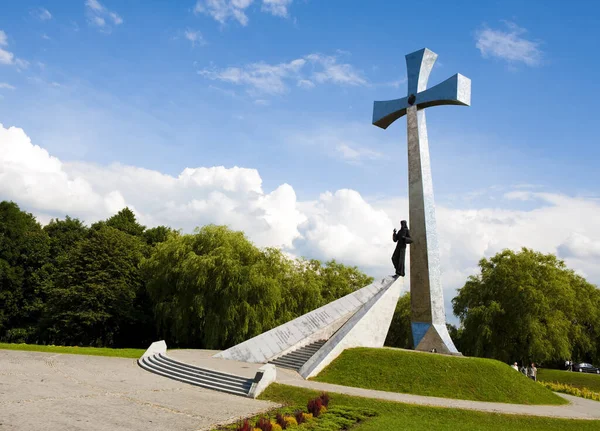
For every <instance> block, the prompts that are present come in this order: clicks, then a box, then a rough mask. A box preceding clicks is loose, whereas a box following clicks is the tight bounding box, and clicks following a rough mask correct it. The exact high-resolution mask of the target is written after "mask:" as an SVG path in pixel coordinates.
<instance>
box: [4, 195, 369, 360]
mask: <svg viewBox="0 0 600 431" xmlns="http://www.w3.org/2000/svg"><path fill="white" fill-rule="evenodd" d="M372 281H373V279H372V277H368V276H367V275H365V274H364V273H362V272H361V271H359V270H358V269H357V268H356V267H348V266H345V265H343V264H340V263H338V262H336V261H334V260H332V261H329V262H326V263H321V262H320V261H318V260H315V259H311V260H307V259H291V258H289V257H287V256H285V255H284V254H283V253H282V252H281V251H280V250H278V249H275V248H265V249H259V248H258V247H256V246H254V244H252V243H251V242H250V241H249V240H248V238H247V237H246V236H245V235H244V233H242V232H236V231H232V230H230V229H229V228H227V227H226V226H215V225H208V226H204V227H202V228H198V229H196V230H195V232H194V233H193V234H182V233H181V232H179V231H175V230H174V229H172V228H169V227H167V226H158V227H155V228H151V229H147V228H145V227H144V226H142V225H140V224H139V223H138V221H137V220H136V218H135V215H134V214H133V212H132V211H131V210H129V209H128V208H125V209H123V210H121V211H120V212H119V213H117V214H115V215H114V216H112V217H110V218H108V219H107V220H104V221H100V222H97V223H94V224H92V225H91V226H89V227H88V226H86V225H85V224H84V223H83V222H82V221H81V220H79V219H76V218H71V217H68V216H67V217H66V218H65V219H63V220H58V219H53V220H51V221H50V222H49V223H48V224H47V225H46V226H43V227H42V226H41V225H40V223H38V221H37V220H36V218H35V217H34V216H33V215H32V214H30V213H27V212H25V211H22V210H21V209H20V208H19V206H18V205H17V204H16V203H14V202H7V201H4V202H0V340H1V341H5V342H27V343H39V344H57V345H58V344H60V345H76V346H97V347H145V346H147V345H148V344H149V343H150V342H152V341H155V340H156V339H163V338H164V339H166V340H168V342H169V345H171V346H180V347H190V348H192V347H193V348H207V349H224V348H227V347H230V346H232V345H234V344H236V343H239V342H241V341H243V340H246V339H248V338H251V337H253V336H255V335H258V334H260V333H262V332H264V331H265V330H268V329H270V328H273V327H275V326H277V325H279V324H281V323H284V322H286V321H288V320H291V319H293V318H295V317H297V316H299V315H302V314H304V313H306V312H308V311H310V310H313V309H315V308H318V307H320V306H322V305H324V304H326V303H328V302H331V301H332V300H334V299H337V298H339V297H341V296H344V295H346V294H348V293H351V292H353V291H354V290H356V289H358V288H361V287H363V286H366V285H368V284H369V283H371V282H372Z"/></svg>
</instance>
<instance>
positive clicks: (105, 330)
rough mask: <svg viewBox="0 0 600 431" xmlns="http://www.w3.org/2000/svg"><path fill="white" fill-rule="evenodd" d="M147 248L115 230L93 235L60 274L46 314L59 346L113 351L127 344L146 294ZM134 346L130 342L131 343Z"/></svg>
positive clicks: (76, 249) (75, 249)
mask: <svg viewBox="0 0 600 431" xmlns="http://www.w3.org/2000/svg"><path fill="white" fill-rule="evenodd" d="M144 246H145V244H144V243H143V242H142V241H141V240H140V239H139V238H136V237H134V236H131V235H129V234H127V233H124V232H122V231H120V230H117V229H116V228H113V227H110V226H102V227H99V228H98V229H94V230H91V231H90V233H89V235H88V237H87V238H85V239H83V240H81V241H79V242H78V243H77V244H76V245H75V246H74V247H73V248H72V249H71V250H70V252H69V255H68V257H67V258H66V259H64V260H63V261H62V262H61V265H60V266H59V267H58V268H57V269H56V273H55V288H54V289H53V290H52V291H51V293H50V295H49V301H48V310H47V314H46V321H47V341H49V342H51V343H53V344H67V345H87V346H112V345H119V344H121V343H123V338H124V334H125V333H126V331H127V329H128V327H129V326H131V325H132V324H133V320H135V318H136V316H137V314H138V310H136V307H135V299H136V297H137V295H138V293H139V292H140V291H141V289H142V288H143V284H142V280H141V277H140V274H139V269H138V267H139V264H140V262H141V260H142V257H143V250H144ZM128 341H129V340H128Z"/></svg>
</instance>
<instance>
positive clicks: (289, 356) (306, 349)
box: [269, 340, 327, 371]
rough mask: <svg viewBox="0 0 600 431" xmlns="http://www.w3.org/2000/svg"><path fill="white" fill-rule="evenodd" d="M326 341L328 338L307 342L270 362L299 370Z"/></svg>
mask: <svg viewBox="0 0 600 431" xmlns="http://www.w3.org/2000/svg"><path fill="white" fill-rule="evenodd" d="M326 342H327V340H319V341H315V342H314V343H311V344H307V345H306V346H303V347H300V348H299V349H296V350H294V351H292V352H289V353H286V354H285V355H283V356H280V357H279V358H277V359H273V360H272V361H269V363H271V364H274V365H276V366H278V367H282V368H289V369H292V370H296V371H298V370H300V368H302V366H303V365H304V364H305V363H306V362H308V360H309V359H310V358H312V357H313V356H314V354H315V353H317V352H318V351H319V349H320V348H321V347H323V345H324V344H325V343H326Z"/></svg>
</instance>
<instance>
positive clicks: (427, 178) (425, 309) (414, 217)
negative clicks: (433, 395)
mask: <svg viewBox="0 0 600 431" xmlns="http://www.w3.org/2000/svg"><path fill="white" fill-rule="evenodd" d="M436 59H437V54H435V53H434V52H432V51H430V50H428V49H427V48H424V49H421V50H419V51H416V52H413V53H411V54H408V55H407V56H406V67H407V73H408V95H407V96H406V97H403V98H401V99H396V100H388V101H385V102H375V104H374V106H373V124H374V125H376V126H378V127H381V128H383V129H387V128H388V126H389V125H390V124H392V123H393V122H394V121H396V120H397V119H398V118H400V117H403V116H404V115H406V116H407V123H408V132H407V134H408V205H409V222H410V224H409V227H410V234H411V237H412V238H413V243H412V244H411V246H410V302H411V327H412V334H413V341H414V344H415V349H416V350H425V351H431V350H432V349H436V351H437V352H440V353H454V354H458V351H457V349H456V347H455V346H454V343H453V342H452V339H451V338H450V335H449V334H448V330H447V329H446V312H445V309H444V293H443V291H442V280H441V268H440V252H439V246H438V237H437V229H436V222H435V204H434V202H433V184H432V180H431V164H430V160H429V143H428V142H427V124H426V123H425V111H424V108H428V107H430V106H438V105H464V106H469V105H470V103H471V80H470V79H469V78H466V77H464V76H462V75H461V74H456V75H454V76H453V77H451V78H449V79H447V80H446V81H444V82H442V83H441V84H438V85H436V86H435V87H431V88H430V89H427V81H428V80H429V74H430V72H431V69H432V68H433V64H434V63H435V60H436Z"/></svg>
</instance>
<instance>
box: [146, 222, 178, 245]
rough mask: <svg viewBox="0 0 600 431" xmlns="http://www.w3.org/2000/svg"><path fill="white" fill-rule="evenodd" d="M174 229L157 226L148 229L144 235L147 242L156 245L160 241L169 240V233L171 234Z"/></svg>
mask: <svg viewBox="0 0 600 431" xmlns="http://www.w3.org/2000/svg"><path fill="white" fill-rule="evenodd" d="M172 232H174V231H173V229H171V228H170V227H167V226H156V227H153V228H150V229H146V230H145V231H144V233H143V234H142V236H143V237H144V240H145V241H146V243H147V244H148V245H150V246H155V245H156V244H158V243H159V242H164V241H166V240H167V238H168V236H169V234H171V233H172Z"/></svg>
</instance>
